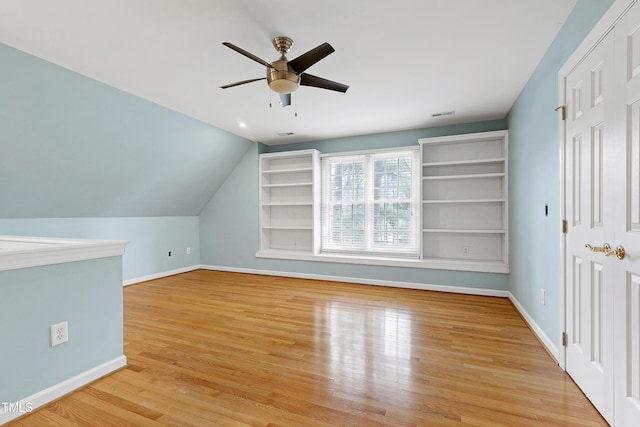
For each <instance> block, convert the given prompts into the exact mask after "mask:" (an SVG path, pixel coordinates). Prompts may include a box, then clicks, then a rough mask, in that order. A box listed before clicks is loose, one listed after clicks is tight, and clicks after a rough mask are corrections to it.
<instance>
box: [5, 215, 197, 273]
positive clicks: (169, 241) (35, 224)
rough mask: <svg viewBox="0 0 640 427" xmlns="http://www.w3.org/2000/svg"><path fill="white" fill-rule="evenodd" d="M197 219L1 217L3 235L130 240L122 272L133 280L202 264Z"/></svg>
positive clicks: (192, 217) (193, 217) (194, 217)
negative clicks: (188, 251) (188, 250)
mask: <svg viewBox="0 0 640 427" xmlns="http://www.w3.org/2000/svg"><path fill="white" fill-rule="evenodd" d="M198 222H199V219H198V217H197V216H191V217H148V218H33V219H0V234H10V235H19V236H41V237H74V238H80V239H104V240H127V241H128V242H129V243H128V244H127V248H126V250H125V254H124V256H123V275H124V280H131V279H136V278H140V277H145V276H149V275H153V274H158V273H162V272H165V271H171V270H176V269H180V268H184V267H190V266H193V265H198V264H200V235H199V224H198ZM187 247H189V248H191V255H187V254H186V248H187ZM169 251H171V257H169V256H168V252H169Z"/></svg>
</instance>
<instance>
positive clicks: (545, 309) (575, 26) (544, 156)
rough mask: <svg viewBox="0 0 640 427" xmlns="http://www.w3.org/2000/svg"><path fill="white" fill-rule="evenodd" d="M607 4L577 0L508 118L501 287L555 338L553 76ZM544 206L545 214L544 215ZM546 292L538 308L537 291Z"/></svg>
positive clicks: (556, 238)
mask: <svg viewBox="0 0 640 427" xmlns="http://www.w3.org/2000/svg"><path fill="white" fill-rule="evenodd" d="M611 4H613V0H580V1H579V2H578V3H577V5H576V6H575V8H574V9H573V11H572V13H571V15H570V16H569V18H568V19H567V21H566V22H565V24H564V26H563V27H562V29H561V30H560V32H559V34H558V36H557V37H556V39H555V40H554V42H553V44H552V45H551V47H550V48H549V50H548V51H547V53H546V54H545V56H544V57H543V59H542V60H541V62H540V64H539V65H538V67H537V68H536V70H535V71H534V73H533V75H532V76H531V78H530V80H529V82H528V83H527V85H526V86H525V88H524V89H523V91H522V92H521V93H520V95H519V97H518V99H517V100H516V102H515V104H514V105H513V108H512V109H511V112H510V113H509V116H508V118H507V123H508V127H509V137H510V140H509V168H510V177H509V206H510V212H509V219H510V226H511V227H510V244H509V248H510V252H511V258H510V267H511V274H510V280H509V290H510V291H511V293H512V294H513V295H514V296H515V298H516V299H517V300H518V301H519V302H520V303H521V304H522V305H523V307H524V308H525V310H526V311H527V312H528V313H529V314H530V315H531V316H532V317H533V319H534V320H535V321H536V323H537V324H538V325H539V326H540V327H541V328H542V329H543V330H544V332H545V333H546V334H547V335H548V336H549V338H550V339H551V340H553V341H554V342H556V343H559V341H560V277H559V274H560V272H559V271H560V267H559V256H560V249H559V248H560V245H559V242H560V234H559V233H560V208H559V206H558V205H559V202H560V200H559V198H560V193H559V188H560V166H559V163H560V159H559V141H558V138H559V136H558V132H559V131H558V126H559V113H557V112H556V111H554V109H555V108H556V107H557V105H558V72H559V70H560V68H561V67H562V66H563V65H564V63H565V62H566V61H567V59H568V58H569V57H570V56H571V54H572V53H573V51H574V50H575V49H576V48H577V47H578V45H579V44H580V43H581V42H582V40H583V39H584V38H585V36H586V35H587V34H588V33H589V31H590V30H591V28H593V26H594V25H595V24H596V22H597V21H598V20H599V19H600V17H601V16H602V15H603V14H604V12H605V11H606V10H607V9H608V8H609V6H610V5H611ZM545 204H548V205H549V216H548V217H546V216H545V215H544V207H545ZM541 289H544V290H545V291H546V305H542V303H541V302H540V291H541Z"/></svg>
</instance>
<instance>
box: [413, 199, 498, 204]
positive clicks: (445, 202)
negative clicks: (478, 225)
mask: <svg viewBox="0 0 640 427" xmlns="http://www.w3.org/2000/svg"><path fill="white" fill-rule="evenodd" d="M504 202H505V199H460V200H445V199H440V200H423V201H422V203H424V204H425V205H428V204H467V203H468V204H473V203H504Z"/></svg>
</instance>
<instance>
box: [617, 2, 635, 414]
mask: <svg viewBox="0 0 640 427" xmlns="http://www.w3.org/2000/svg"><path fill="white" fill-rule="evenodd" d="M615 32H616V41H615V48H616V53H615V54H616V57H617V63H616V67H617V71H616V79H615V80H616V97H617V98H619V102H616V118H617V120H618V122H617V124H616V129H618V130H619V132H618V134H617V135H616V138H615V140H616V144H617V145H616V150H615V153H616V159H615V166H614V169H615V184H614V188H615V192H616V195H615V197H616V199H615V201H616V206H615V242H611V243H612V246H614V247H616V246H618V245H621V246H623V247H624V248H625V252H626V254H625V258H624V259H623V260H618V259H616V260H615V289H614V298H615V306H616V312H615V331H614V335H615V355H616V360H615V362H616V371H615V378H616V388H615V394H616V405H615V414H616V417H615V421H616V425H618V426H637V425H640V5H639V4H638V3H636V4H635V5H634V6H633V7H632V8H631V9H630V10H629V11H628V12H627V13H626V15H625V16H624V17H623V18H622V19H621V20H620V21H619V22H618V24H616V29H615Z"/></svg>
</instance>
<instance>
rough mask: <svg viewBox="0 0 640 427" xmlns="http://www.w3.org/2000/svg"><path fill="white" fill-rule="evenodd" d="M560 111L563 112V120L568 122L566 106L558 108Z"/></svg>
mask: <svg viewBox="0 0 640 427" xmlns="http://www.w3.org/2000/svg"><path fill="white" fill-rule="evenodd" d="M558 110H561V112H562V120H567V107H565V106H564V105H561V106H559V107H558V108H556V111H558Z"/></svg>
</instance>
